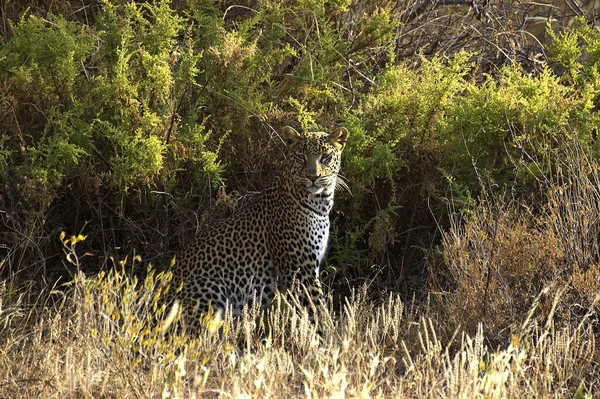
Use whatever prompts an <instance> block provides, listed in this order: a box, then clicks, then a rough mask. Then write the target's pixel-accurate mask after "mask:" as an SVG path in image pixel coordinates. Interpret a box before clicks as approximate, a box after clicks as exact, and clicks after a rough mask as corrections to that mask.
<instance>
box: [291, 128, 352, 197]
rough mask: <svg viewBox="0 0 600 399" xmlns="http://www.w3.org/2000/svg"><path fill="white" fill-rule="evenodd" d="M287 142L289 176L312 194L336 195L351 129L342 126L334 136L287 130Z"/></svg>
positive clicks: (334, 132)
mask: <svg viewBox="0 0 600 399" xmlns="http://www.w3.org/2000/svg"><path fill="white" fill-rule="evenodd" d="M282 137H283V139H284V141H285V142H286V144H287V146H288V149H289V155H288V162H287V163H288V165H287V168H288V173H290V174H291V176H292V178H293V179H294V181H296V182H297V183H298V184H300V185H302V186H303V187H304V188H305V189H306V191H307V192H308V193H309V194H312V195H329V194H331V193H333V191H334V190H335V188H336V185H337V184H342V185H343V182H342V181H341V180H338V178H337V177H338V173H339V171H340V165H341V155H342V151H343V150H344V147H345V146H346V141H347V140H348V130H346V128H343V127H340V128H337V129H334V130H333V131H332V132H331V133H324V132H307V133H302V134H301V133H298V132H297V131H296V130H295V129H294V128H292V127H290V126H286V127H285V128H283V135H282Z"/></svg>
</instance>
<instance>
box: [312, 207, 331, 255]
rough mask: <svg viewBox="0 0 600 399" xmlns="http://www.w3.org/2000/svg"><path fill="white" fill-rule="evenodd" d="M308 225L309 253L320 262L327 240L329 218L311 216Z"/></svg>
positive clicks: (325, 249)
mask: <svg viewBox="0 0 600 399" xmlns="http://www.w3.org/2000/svg"><path fill="white" fill-rule="evenodd" d="M308 226H309V227H308V241H309V246H308V247H309V248H310V252H311V255H312V254H314V255H316V257H317V260H318V262H319V264H320V263H321V261H322V260H323V257H324V256H325V252H326V251H327V242H328V241H329V218H328V217H313V218H311V219H310V221H309V223H308Z"/></svg>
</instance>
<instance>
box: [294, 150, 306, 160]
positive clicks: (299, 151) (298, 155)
mask: <svg viewBox="0 0 600 399" xmlns="http://www.w3.org/2000/svg"><path fill="white" fill-rule="evenodd" d="M294 155H296V157H298V158H299V159H302V160H304V151H302V150H296V151H295V152H294Z"/></svg>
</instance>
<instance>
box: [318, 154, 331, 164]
mask: <svg viewBox="0 0 600 399" xmlns="http://www.w3.org/2000/svg"><path fill="white" fill-rule="evenodd" d="M331 158H332V155H331V154H323V155H321V163H322V164H323V165H325V166H327V165H329V162H331Z"/></svg>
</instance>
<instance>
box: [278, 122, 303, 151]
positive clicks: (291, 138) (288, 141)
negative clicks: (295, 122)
mask: <svg viewBox="0 0 600 399" xmlns="http://www.w3.org/2000/svg"><path fill="white" fill-rule="evenodd" d="M281 138H282V139H283V141H284V142H285V145H287V146H288V148H292V147H293V146H294V144H296V143H298V142H299V141H300V140H302V135H301V134H300V133H298V132H297V131H296V129H294V128H293V127H291V126H286V127H284V128H283V132H282V135H281Z"/></svg>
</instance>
